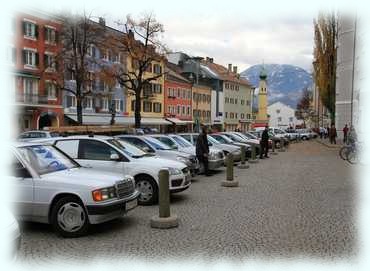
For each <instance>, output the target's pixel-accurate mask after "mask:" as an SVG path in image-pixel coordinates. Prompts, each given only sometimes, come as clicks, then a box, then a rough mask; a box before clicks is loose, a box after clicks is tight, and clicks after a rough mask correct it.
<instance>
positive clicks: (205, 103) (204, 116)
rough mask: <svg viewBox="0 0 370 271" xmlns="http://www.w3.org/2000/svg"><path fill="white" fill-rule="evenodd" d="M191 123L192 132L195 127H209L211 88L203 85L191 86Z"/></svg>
mask: <svg viewBox="0 0 370 271" xmlns="http://www.w3.org/2000/svg"><path fill="white" fill-rule="evenodd" d="M192 93H193V99H192V108H193V121H194V126H195V127H194V130H196V127H197V125H198V124H199V125H200V126H201V125H203V126H207V127H210V126H211V99H212V98H211V88H210V87H208V86H203V85H193V88H192Z"/></svg>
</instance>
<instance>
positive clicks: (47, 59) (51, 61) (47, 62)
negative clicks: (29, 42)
mask: <svg viewBox="0 0 370 271" xmlns="http://www.w3.org/2000/svg"><path fill="white" fill-rule="evenodd" d="M44 66H45V68H46V69H52V70H55V69H56V62H55V57H54V56H53V55H52V54H45V55H44Z"/></svg>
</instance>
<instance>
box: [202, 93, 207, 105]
mask: <svg viewBox="0 0 370 271" xmlns="http://www.w3.org/2000/svg"><path fill="white" fill-rule="evenodd" d="M202 97H203V103H205V102H206V101H207V97H206V94H203V95H202Z"/></svg>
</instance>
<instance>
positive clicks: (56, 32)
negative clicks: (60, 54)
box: [54, 31, 59, 43]
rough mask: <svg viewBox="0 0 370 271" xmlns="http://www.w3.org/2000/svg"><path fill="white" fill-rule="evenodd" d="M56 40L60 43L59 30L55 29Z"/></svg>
mask: <svg viewBox="0 0 370 271" xmlns="http://www.w3.org/2000/svg"><path fill="white" fill-rule="evenodd" d="M54 35H55V42H56V43H58V41H59V32H58V31H55V34H54Z"/></svg>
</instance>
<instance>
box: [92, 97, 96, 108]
mask: <svg viewBox="0 0 370 271" xmlns="http://www.w3.org/2000/svg"><path fill="white" fill-rule="evenodd" d="M95 107H96V102H95V98H92V108H94V109H95Z"/></svg>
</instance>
